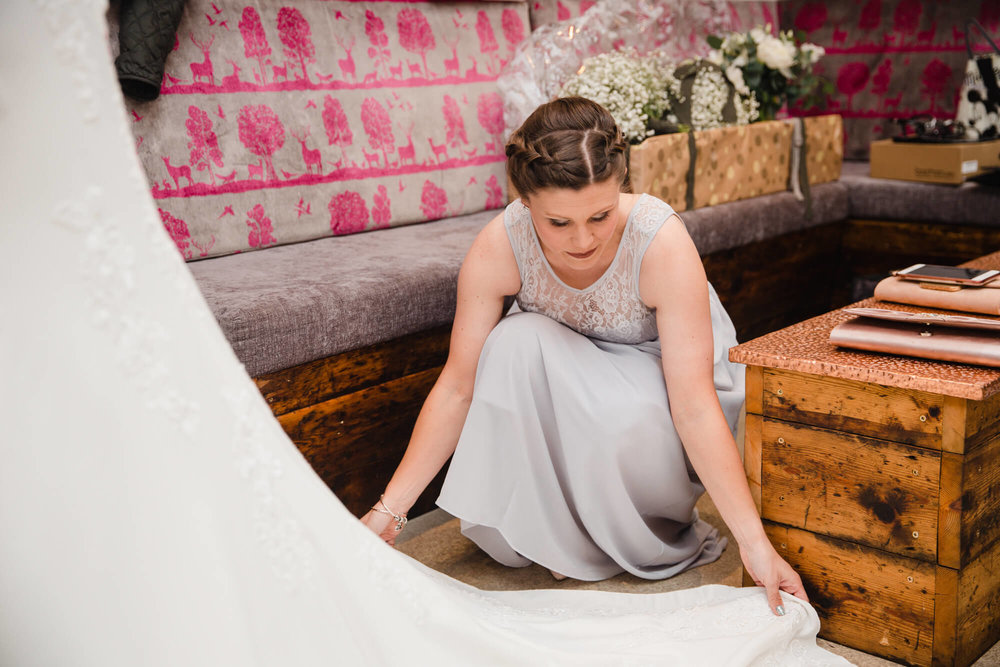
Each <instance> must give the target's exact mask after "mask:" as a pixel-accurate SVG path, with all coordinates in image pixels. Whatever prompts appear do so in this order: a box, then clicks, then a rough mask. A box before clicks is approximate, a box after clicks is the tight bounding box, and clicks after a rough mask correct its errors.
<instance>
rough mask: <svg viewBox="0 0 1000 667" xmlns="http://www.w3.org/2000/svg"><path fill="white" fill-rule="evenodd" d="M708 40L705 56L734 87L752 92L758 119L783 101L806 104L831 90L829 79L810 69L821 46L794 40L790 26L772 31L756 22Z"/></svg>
mask: <svg viewBox="0 0 1000 667" xmlns="http://www.w3.org/2000/svg"><path fill="white" fill-rule="evenodd" d="M708 44H709V46H711V47H712V49H713V50H712V51H711V52H710V53H709V54H708V56H707V59H708V60H709V61H710V62H713V63H715V64H716V65H718V66H719V67H721V68H722V69H723V70H724V71H725V72H726V77H727V78H728V79H729V81H731V82H732V83H733V85H734V86H736V88H737V90H741V89H744V88H745V89H747V90H749V91H751V92H753V93H754V95H755V96H756V98H757V102H758V104H759V105H760V119H761V120H771V119H773V118H774V116H775V114H776V113H777V111H778V109H780V108H781V107H782V105H784V104H786V103H787V104H789V105H792V104H796V103H801V104H804V105H810V104H812V103H815V102H817V101H818V98H819V96H820V95H822V94H824V93H830V92H832V91H833V86H832V84H830V82H829V81H826V80H824V79H821V78H820V77H819V76H817V75H816V74H814V72H813V67H814V66H815V65H816V63H817V62H818V61H819V59H820V58H822V57H823V54H824V50H823V47H822V46H818V45H816V44H811V43H808V42H805V43H800V44H797V43H796V39H795V35H794V34H793V33H792V31H791V30H786V31H784V32H779V33H778V34H777V35H773V34H771V26H770V25H767V26H765V27H759V26H758V27H756V28H754V29H753V30H750V31H749V32H746V33H739V32H732V33H729V34H727V35H725V36H724V37H719V36H717V35H710V36H709V37H708Z"/></svg>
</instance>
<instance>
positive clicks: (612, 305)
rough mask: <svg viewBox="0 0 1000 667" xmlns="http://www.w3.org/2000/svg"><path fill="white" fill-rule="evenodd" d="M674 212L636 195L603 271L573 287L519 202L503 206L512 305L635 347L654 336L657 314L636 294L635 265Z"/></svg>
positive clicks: (638, 263) (637, 274)
mask: <svg viewBox="0 0 1000 667" xmlns="http://www.w3.org/2000/svg"><path fill="white" fill-rule="evenodd" d="M673 213H674V209H673V208H671V207H670V205H669V204H666V203H664V202H662V201H660V200H659V199H656V198H655V197H650V196H648V195H641V196H640V197H639V200H638V201H637V202H636V203H635V206H633V207H632V211H631V212H630V213H629V217H628V220H627V221H626V223H625V231H624V232H623V233H622V238H621V242H620V243H619V245H618V252H617V254H616V255H615V258H614V259H613V260H612V261H611V265H610V266H609V267H608V269H607V271H605V272H604V274H603V275H602V276H601V277H600V278H598V279H597V280H596V281H595V282H593V283H592V284H590V285H588V286H587V287H585V288H583V289H576V288H574V287H570V286H569V285H567V284H566V283H564V282H563V281H562V280H560V279H559V277H558V276H556V274H555V272H554V271H553V270H552V267H551V266H550V265H549V262H548V260H547V259H546V258H545V255H544V254H543V252H542V246H541V245H540V243H539V241H538V236H537V234H536V233H535V228H534V225H533V224H532V222H531V213H530V212H529V211H528V208H527V207H526V206H525V205H524V204H522V203H521V201H520V200H518V201H515V202H513V203H512V204H511V205H510V206H508V207H507V212H506V214H505V217H504V225H505V226H506V227H507V236H508V237H509V238H510V244H511V246H512V247H513V249H514V256H515V258H516V259H517V266H518V271H519V272H520V274H521V290H520V291H519V292H518V293H517V297H516V298H517V305H518V306H519V307H520V308H521V310H524V311H528V312H533V313H541V314H542V315H545V316H547V317H550V318H552V319H554V320H556V321H557V322H561V323H563V324H565V325H566V326H568V327H570V328H571V329H573V330H575V331H578V332H579V333H582V334H583V335H585V336H590V337H592V338H598V339H600V340H605V341H609V342H612V343H628V344H632V345H634V344H637V343H642V342H645V341H650V340H653V339H655V338H657V337H658V335H659V334H658V332H657V329H656V315H655V313H654V311H653V310H652V309H651V308H648V307H647V306H646V305H645V304H644V303H643V302H642V300H641V299H640V298H639V268H640V266H641V265H642V257H643V255H644V254H645V252H646V248H647V247H649V243H650V241H652V240H653V237H654V236H655V235H656V232H657V231H658V230H659V229H660V227H661V226H662V225H663V223H664V221H666V220H667V218H669V217H670V216H671V215H673Z"/></svg>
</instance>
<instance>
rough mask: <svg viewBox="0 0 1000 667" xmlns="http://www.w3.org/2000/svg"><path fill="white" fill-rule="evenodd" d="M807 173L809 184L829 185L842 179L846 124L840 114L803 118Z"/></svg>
mask: <svg viewBox="0 0 1000 667" xmlns="http://www.w3.org/2000/svg"><path fill="white" fill-rule="evenodd" d="M802 120H803V123H804V129H805V146H806V153H805V158H806V171H807V172H808V173H809V184H810V185H815V184H817V183H828V182H830V181H835V180H837V179H838V178H840V167H841V164H843V162H844V123H843V120H842V119H841V117H840V115H839V114H829V115H826V116H809V117H806V118H803V119H802Z"/></svg>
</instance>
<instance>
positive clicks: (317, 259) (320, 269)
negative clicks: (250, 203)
mask: <svg viewBox="0 0 1000 667" xmlns="http://www.w3.org/2000/svg"><path fill="white" fill-rule="evenodd" d="M499 212H500V211H497V210H494V211H482V212H480V213H474V214H472V215H467V216H461V217H457V218H447V219H444V220H438V221H435V222H429V223H424V224H419V225H407V226H405V227H395V228H391V229H381V230H378V231H374V232H364V233H361V234H352V235H349V236H338V237H332V238H325V239H318V240H315V241H308V242H306V243H298V244H293V245H287V246H279V247H276V248H268V249H267V250H264V251H259V252H249V253H244V254H238V255H227V256H225V257H215V258H212V259H206V260H202V261H199V262H191V263H190V264H188V267H189V268H190V269H191V272H192V273H193V274H194V277H195V279H196V280H197V281H198V285H199V287H200V288H201V291H202V293H203V294H204V295H205V299H206V300H207V301H208V305H209V306H210V307H211V309H212V312H213V313H214V314H215V317H216V319H217V320H218V321H219V324H220V325H221V326H222V330H223V332H224V333H225V334H226V337H227V338H228V339H229V342H230V343H231V344H232V346H233V350H234V351H235V352H236V356H237V357H239V359H240V361H242V362H243V364H244V365H245V366H246V368H247V371H248V372H249V373H250V375H252V376H258V375H261V374H263V373H269V372H272V371H276V370H280V369H283V368H288V367H290V366H294V365H296V364H301V363H304V362H307V361H312V360H313V359H319V358H322V357H326V356H329V355H331V354H336V353H338V352H344V351H347V350H353V349H357V348H359V347H364V346H366V345H372V344H375V343H381V342H384V341H387V340H390V339H392V338H397V337H399V336H403V335H405V334H408V333H413V332H416V331H421V330H424V329H429V328H432V327H435V326H438V325H441V324H446V323H450V322H451V319H452V317H453V315H454V312H455V286H456V284H457V281H458V269H459V267H460V266H461V264H462V259H463V258H464V257H465V253H466V252H467V251H468V249H469V247H470V246H471V245H472V241H473V239H474V238H475V237H476V234H478V233H479V230H481V229H482V228H483V227H484V226H485V225H486V223H487V222H489V221H490V220H491V219H492V218H493V217H495V216H496V215H497V214H498V213H499Z"/></svg>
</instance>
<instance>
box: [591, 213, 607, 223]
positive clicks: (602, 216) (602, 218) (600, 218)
mask: <svg viewBox="0 0 1000 667" xmlns="http://www.w3.org/2000/svg"><path fill="white" fill-rule="evenodd" d="M609 215H611V211H608V212H606V213H602V214H600V215H597V216H594V217H593V218H591V220H593V221H594V222H604V221H605V220H607V219H608V216H609Z"/></svg>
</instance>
